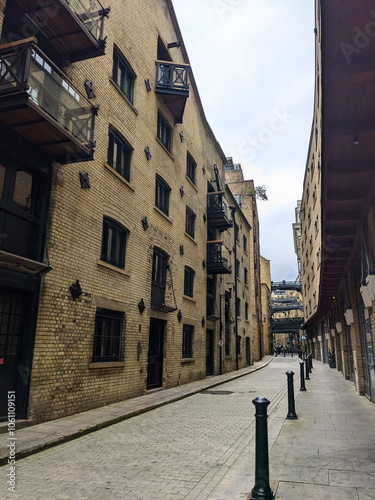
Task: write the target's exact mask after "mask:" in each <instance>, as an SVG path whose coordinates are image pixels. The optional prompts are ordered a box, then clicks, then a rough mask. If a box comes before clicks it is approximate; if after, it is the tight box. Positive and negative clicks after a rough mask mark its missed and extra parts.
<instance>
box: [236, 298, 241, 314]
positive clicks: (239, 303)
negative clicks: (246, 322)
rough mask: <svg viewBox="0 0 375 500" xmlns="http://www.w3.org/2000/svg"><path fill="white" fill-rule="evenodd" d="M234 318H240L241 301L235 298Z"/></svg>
mask: <svg viewBox="0 0 375 500" xmlns="http://www.w3.org/2000/svg"><path fill="white" fill-rule="evenodd" d="M236 316H237V317H238V316H241V299H239V298H238V297H237V298H236Z"/></svg>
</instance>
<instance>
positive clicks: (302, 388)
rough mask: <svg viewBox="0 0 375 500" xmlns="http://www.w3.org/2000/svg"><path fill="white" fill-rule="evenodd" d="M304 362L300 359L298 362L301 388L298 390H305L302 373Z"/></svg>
mask: <svg viewBox="0 0 375 500" xmlns="http://www.w3.org/2000/svg"><path fill="white" fill-rule="evenodd" d="M304 364H305V363H304V362H303V361H300V364H299V371H300V375H301V388H300V391H306V386H305V374H304Z"/></svg>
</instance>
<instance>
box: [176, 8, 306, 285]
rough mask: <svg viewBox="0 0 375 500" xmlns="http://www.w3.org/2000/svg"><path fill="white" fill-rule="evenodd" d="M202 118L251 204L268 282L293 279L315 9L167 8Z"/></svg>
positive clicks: (295, 270)
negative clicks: (257, 196) (251, 194)
mask: <svg viewBox="0 0 375 500" xmlns="http://www.w3.org/2000/svg"><path fill="white" fill-rule="evenodd" d="M173 4H174V7H175V10H176V14H177V18H178V21H179V25H180V28H181V31H182V35H183V39H184V42H185V45H186V48H187V51H188V54H189V58H190V62H191V65H192V69H193V73H194V76H195V79H196V81H197V85H198V90H199V94H200V97H201V100H202V103H203V107H204V110H205V113H206V116H207V119H208V121H209V123H210V125H211V128H212V129H213V132H214V134H215V136H216V138H217V139H218V141H219V142H220V144H221V147H222V148H223V150H224V153H225V154H226V156H232V157H233V161H234V162H235V163H241V165H242V170H243V171H244V176H245V179H254V182H255V185H256V186H261V185H264V186H265V187H266V189H267V196H268V201H258V210H259V215H260V233H261V239H260V241H261V254H262V256H263V257H265V258H266V259H269V260H270V261H271V273H272V280H273V281H281V280H283V279H285V280H294V279H296V277H297V259H296V255H295V253H294V243H293V233H292V223H293V222H294V218H295V215H294V209H295V207H296V204H297V200H298V199H301V195H302V182H303V175H304V169H305V163H306V157H307V149H308V142H309V138H310V130H311V123H312V114H313V91H314V50H315V49H314V43H315V40H314V39H315V35H314V0H189V1H186V0H174V1H173Z"/></svg>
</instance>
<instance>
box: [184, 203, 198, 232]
mask: <svg viewBox="0 0 375 500" xmlns="http://www.w3.org/2000/svg"><path fill="white" fill-rule="evenodd" d="M195 217H196V215H195V213H194V212H193V211H192V210H191V209H190V208H189V207H186V223H185V231H186V232H187V234H188V235H189V236H191V237H192V238H194V234H195Z"/></svg>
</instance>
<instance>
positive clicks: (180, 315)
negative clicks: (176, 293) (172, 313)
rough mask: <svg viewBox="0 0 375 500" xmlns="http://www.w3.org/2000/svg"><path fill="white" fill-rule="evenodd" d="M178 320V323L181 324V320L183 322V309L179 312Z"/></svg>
mask: <svg viewBox="0 0 375 500" xmlns="http://www.w3.org/2000/svg"><path fill="white" fill-rule="evenodd" d="M177 319H178V322H179V323H181V320H182V312H181V309H179V310H178V313H177Z"/></svg>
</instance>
